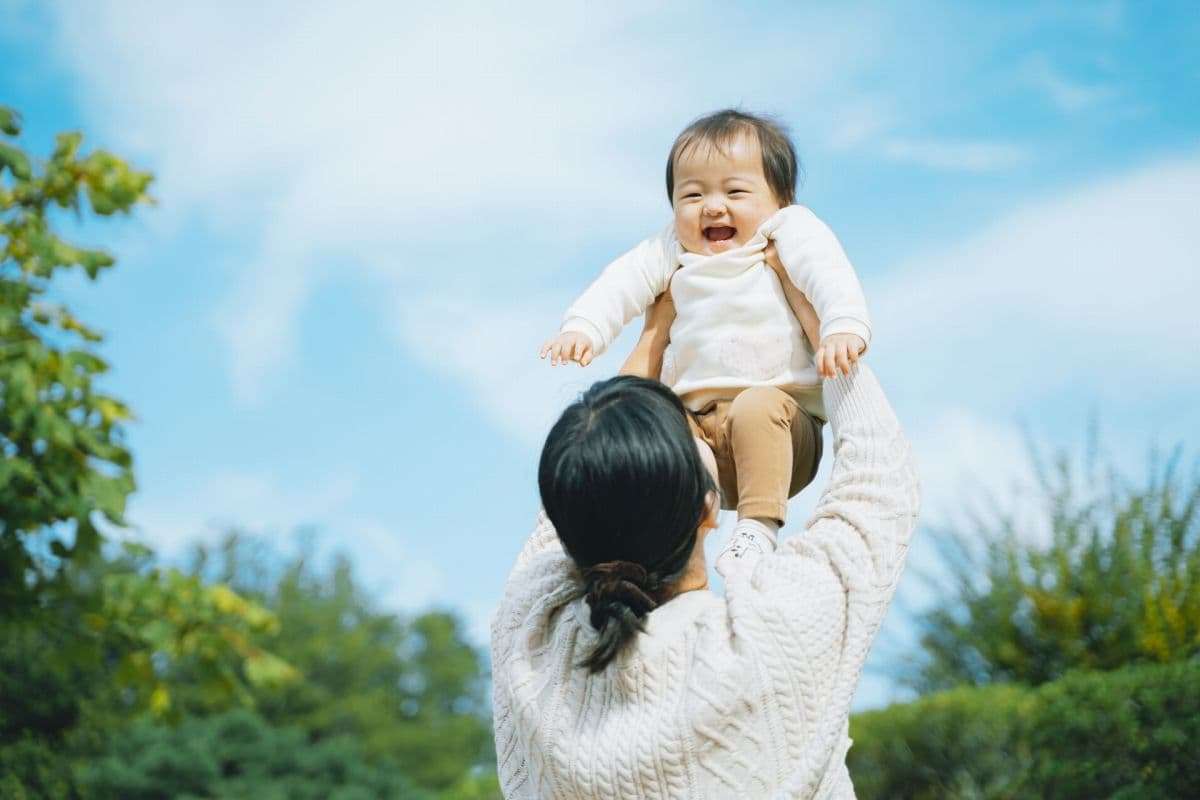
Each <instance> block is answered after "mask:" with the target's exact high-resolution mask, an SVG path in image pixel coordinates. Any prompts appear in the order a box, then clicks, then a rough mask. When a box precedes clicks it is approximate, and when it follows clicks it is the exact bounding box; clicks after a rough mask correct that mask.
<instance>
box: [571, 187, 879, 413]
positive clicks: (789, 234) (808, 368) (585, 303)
mask: <svg viewBox="0 0 1200 800" xmlns="http://www.w3.org/2000/svg"><path fill="white" fill-rule="evenodd" d="M768 240H770V241H773V242H775V247H776V250H777V252H778V254H779V260H780V262H781V263H782V264H783V267H784V269H785V271H786V272H787V275H788V278H789V279H790V280H791V281H792V283H793V284H794V285H795V286H796V287H797V288H798V289H800V290H801V291H802V292H804V294H805V296H806V297H808V298H809V299H810V301H811V302H812V304H813V309H814V310H815V311H816V312H817V317H818V318H819V319H820V320H821V331H820V335H821V337H822V338H824V337H826V336H828V335H830V334H831V333H854V334H857V335H859V336H861V337H862V339H863V341H864V342H866V343H867V344H868V345H869V344H870V342H871V326H870V319H869V317H868V315H867V304H866V300H865V298H864V297H863V291H862V286H861V285H860V284H859V282H858V277H857V276H856V275H855V274H854V268H853V267H852V266H851V264H850V260H849V259H848V258H847V257H846V253H845V251H843V250H842V246H841V244H840V243H839V242H838V240H837V237H836V236H834V234H833V231H831V230H830V229H829V227H828V226H827V225H825V223H823V222H822V221H821V220H820V219H818V218H817V216H816V214H814V213H813V212H812V211H810V210H809V209H808V208H806V207H805V206H800V205H793V206H785V207H784V208H781V209H780V210H779V211H778V212H776V213H775V214H773V215H771V216H770V217H769V218H768V219H766V220H764V221H763V223H762V224H761V225H760V226H759V227H758V230H756V231H755V232H754V234H753V235H752V236H751V237H750V238H749V239H748V240H747V241H746V242H745V244H743V245H741V246H740V247H737V248H734V249H732V250H730V251H728V252H724V253H718V254H716V255H700V254H697V253H689V252H687V251H685V250H684V249H683V248H682V247H681V246H680V244H679V241H678V239H677V238H676V236H675V226H674V225H673V224H672V225H669V226H667V227H666V228H665V229H664V230H663V231H662V232H661V233H660V234H659V235H658V236H656V237H653V238H651V239H647V240H646V241H644V242H642V243H641V244H639V245H638V246H637V247H635V248H633V249H632V250H630V251H629V252H628V253H626V254H624V255H622V256H621V257H619V258H617V259H616V260H615V261H613V262H612V263H611V264H609V265H608V266H607V267H605V268H604V270H603V272H601V274H600V276H599V277H598V278H597V279H596V280H595V281H593V283H592V284H591V286H589V287H588V288H587V290H586V291H585V292H584V293H583V294H582V295H581V296H580V297H579V299H577V300H576V301H575V302H574V303H573V304H572V305H571V307H570V308H569V309H568V310H567V313H566V318H565V319H564V321H563V324H562V327H561V330H562V331H564V332H565V331H576V332H579V333H583V334H584V335H586V336H588V338H590V339H591V340H592V344H593V351H594V353H595V354H596V355H600V354H601V353H603V352H604V351H605V350H606V349H607V348H608V346H609V345H610V344H611V343H612V340H613V339H614V338H615V337H616V335H617V333H619V332H620V330H621V328H623V327H624V326H625V325H626V324H627V323H628V322H629V321H630V320H631V319H633V317H635V316H637V315H639V314H642V313H643V312H645V310H646V308H647V306H649V304H650V303H651V302H652V301H653V300H654V298H655V297H657V296H658V295H659V294H661V293H662V292H664V291H666V289H667V287H668V285H669V286H670V287H671V297H672V298H673V299H674V301H675V311H676V316H675V321H674V323H672V325H671V332H670V338H671V344H670V346H669V347H668V348H667V351H666V353H664V355H663V367H662V376H661V377H662V381H663V383H665V384H667V385H668V386H670V387H671V388H672V389H673V390H674V391H675V393H676V394H678V395H679V396H680V398H682V400H683V402H684V405H686V406H687V407H688V408H690V409H692V410H693V411H698V410H700V409H701V408H703V407H704V406H705V405H706V404H707V403H708V402H709V401H710V400H717V399H732V398H733V397H734V396H736V395H737V393H738V392H740V391H741V390H743V389H746V388H748V387H750V386H777V387H779V388H780V389H782V390H784V391H786V392H787V393H788V394H791V395H792V396H793V397H795V398H796V399H797V400H798V401H799V402H800V403H801V405H802V406H803V407H804V408H805V410H807V411H808V412H809V413H812V414H815V415H816V416H818V417H820V418H822V419H825V416H826V415H825V411H824V409H823V408H822V406H821V379H820V376H819V375H818V373H817V369H816V365H815V363H814V361H813V353H812V351H811V350H810V349H809V347H808V344H807V340H806V339H805V337H804V333H803V331H802V330H801V328H800V323H799V321H798V320H797V319H796V316H795V314H793V313H792V310H791V307H790V306H789V305H788V301H787V297H786V296H785V295H784V293H783V289H782V287H781V286H780V284H779V279H778V278H777V277H776V276H775V272H774V271H773V270H771V269H770V268H769V267H768V266H767V265H766V262H765V260H764V258H763V250H764V248H765V247H766V245H767V242H768Z"/></svg>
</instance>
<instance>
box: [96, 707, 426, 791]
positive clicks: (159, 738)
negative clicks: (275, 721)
mask: <svg viewBox="0 0 1200 800" xmlns="http://www.w3.org/2000/svg"><path fill="white" fill-rule="evenodd" d="M80 783H81V784H82V787H83V789H84V790H85V794H86V796H88V797H90V798H96V800H104V799H105V798H113V800H158V798H166V797H172V798H225V797H246V798H250V797H253V798H261V799H262V800H273V799H274V798H277V799H278V800H307V799H308V798H311V800H326V799H327V798H329V799H330V800H334V799H336V800H371V799H372V798H379V799H380V800H384V799H385V798H386V800H391V798H397V797H404V798H412V799H413V800H422V799H423V798H429V800H432V795H430V794H427V793H425V792H423V791H421V790H420V789H418V788H417V787H415V786H413V785H412V784H411V783H410V782H409V781H408V780H407V779H406V778H405V777H404V776H403V774H402V773H401V772H400V771H399V769H398V768H397V767H396V765H395V764H389V763H386V762H380V761H376V762H373V763H372V762H368V761H367V759H366V758H365V756H364V753H363V751H362V748H361V747H360V746H359V745H358V743H357V742H355V741H354V739H353V738H351V737H346V736H339V737H333V738H329V739H322V740H320V741H315V742H314V741H311V740H310V739H309V738H308V736H307V735H306V734H305V733H304V731H302V730H301V729H299V728H296V727H276V726H271V725H269V724H268V723H267V722H265V721H264V720H263V719H262V718H261V717H259V716H258V715H256V714H254V713H253V712H250V711H247V710H238V711H231V712H227V713H225V714H220V715H217V716H213V717H207V718H201V719H188V720H186V721H185V722H184V723H183V724H181V725H179V726H177V727H169V726H165V725H161V724H153V723H149V722H141V723H137V724H135V725H133V726H131V727H130V728H128V729H127V730H125V731H124V732H122V733H121V734H120V735H119V736H118V737H116V738H115V740H114V741H113V743H112V747H111V748H110V752H109V755H107V756H106V757H105V758H102V759H99V760H97V761H96V762H93V763H92V764H89V765H88V766H86V767H85V768H84V769H83V770H82V775H81V780H80Z"/></svg>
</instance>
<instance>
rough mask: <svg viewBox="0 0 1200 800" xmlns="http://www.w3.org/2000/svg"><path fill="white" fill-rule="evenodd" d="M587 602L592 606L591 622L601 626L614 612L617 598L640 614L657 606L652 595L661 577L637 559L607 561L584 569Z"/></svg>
mask: <svg viewBox="0 0 1200 800" xmlns="http://www.w3.org/2000/svg"><path fill="white" fill-rule="evenodd" d="M583 579H584V582H585V584H586V585H587V587H588V589H587V602H588V605H589V606H591V607H592V614H591V618H592V620H591V621H592V626H593V627H594V628H596V630H599V629H600V628H601V627H603V625H604V622H605V621H606V619H607V618H610V617H611V616H612V613H611V611H612V610H613V609H612V605H613V603H614V602H619V603H623V604H624V605H626V606H628V607H629V609H630V610H631V611H632V612H633V613H634V614H635V615H636V616H637V617H638V618H639V619H641V618H642V617H644V616H646V615H647V614H649V613H650V612H651V611H653V610H654V609H656V608H658V601H657V600H655V599H654V598H653V597H651V596H650V593H651V592H656V591H658V589H659V580H658V578H657V577H656V576H654V575H652V574H650V573H649V572H648V571H647V570H646V568H645V567H644V566H642V565H641V564H639V563H637V562H636V561H604V562H601V563H599V564H593V565H592V566H590V567H587V568H585V569H584V570H583Z"/></svg>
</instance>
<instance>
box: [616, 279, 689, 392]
mask: <svg viewBox="0 0 1200 800" xmlns="http://www.w3.org/2000/svg"><path fill="white" fill-rule="evenodd" d="M674 321H675V301H673V300H672V299H671V290H670V288H668V289H667V290H666V291H665V292H663V293H662V294H660V295H659V296H658V297H656V298H655V300H654V302H653V303H651V304H650V307H649V308H647V309H646V323H645V325H644V326H643V327H642V335H641V336H640V337H638V341H637V344H636V345H634V348H633V352H631V353H630V354H629V358H627V359H625V363H624V364H623V365H622V366H621V369H620V370H619V371H618V372H617V374H618V375H638V376H640V377H642V378H653V379H654V380H656V381H658V380H662V363H663V353H665V352H666V350H667V345H668V344H670V342H671V323H672V322H674Z"/></svg>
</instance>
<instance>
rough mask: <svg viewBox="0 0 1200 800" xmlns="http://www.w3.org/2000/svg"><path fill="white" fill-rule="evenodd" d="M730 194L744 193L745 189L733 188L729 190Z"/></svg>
mask: <svg viewBox="0 0 1200 800" xmlns="http://www.w3.org/2000/svg"><path fill="white" fill-rule="evenodd" d="M730 194H746V190H745V189H734V190H733V191H731V192H730Z"/></svg>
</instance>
